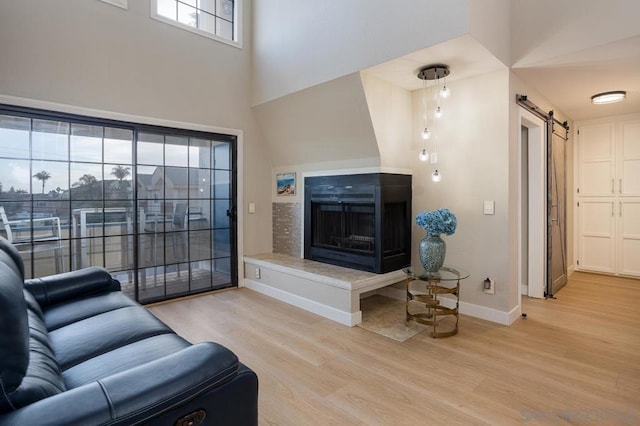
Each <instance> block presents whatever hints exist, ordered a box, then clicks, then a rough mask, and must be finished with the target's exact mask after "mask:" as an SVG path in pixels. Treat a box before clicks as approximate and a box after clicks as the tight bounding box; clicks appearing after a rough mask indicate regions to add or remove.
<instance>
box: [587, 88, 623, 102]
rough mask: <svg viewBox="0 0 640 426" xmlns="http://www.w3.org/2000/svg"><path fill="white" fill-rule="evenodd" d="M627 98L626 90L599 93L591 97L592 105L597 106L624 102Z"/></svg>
mask: <svg viewBox="0 0 640 426" xmlns="http://www.w3.org/2000/svg"><path fill="white" fill-rule="evenodd" d="M626 97H627V92H625V91H624V90H615V91H613V92H604V93H598V94H597V95H593V96H592V97H591V103H592V104H595V105H602V104H612V103H614V102H620V101H623V100H624V99H625V98H626Z"/></svg>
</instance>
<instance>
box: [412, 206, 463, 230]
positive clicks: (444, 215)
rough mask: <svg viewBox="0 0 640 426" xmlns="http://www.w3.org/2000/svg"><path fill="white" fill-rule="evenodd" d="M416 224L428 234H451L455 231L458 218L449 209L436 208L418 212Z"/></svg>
mask: <svg viewBox="0 0 640 426" xmlns="http://www.w3.org/2000/svg"><path fill="white" fill-rule="evenodd" d="M416 224H417V225H418V226H419V227H421V228H423V229H424V230H425V231H427V233H428V234H430V235H440V234H447V235H452V234H453V233H454V232H456V227H457V226H458V220H457V219H456V215H454V214H453V213H451V211H449V209H438V210H434V211H432V212H427V211H425V212H421V213H419V214H418V216H416Z"/></svg>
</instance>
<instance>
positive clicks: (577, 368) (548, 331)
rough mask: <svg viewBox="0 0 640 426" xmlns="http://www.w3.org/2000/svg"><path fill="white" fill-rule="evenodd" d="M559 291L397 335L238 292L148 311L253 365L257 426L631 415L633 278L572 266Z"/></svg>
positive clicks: (636, 298) (637, 355)
mask: <svg viewBox="0 0 640 426" xmlns="http://www.w3.org/2000/svg"><path fill="white" fill-rule="evenodd" d="M557 297H558V298H557V300H539V299H528V298H523V312H526V313H527V315H528V318H527V319H526V320H518V321H516V322H515V323H514V324H513V325H512V326H510V327H506V326H501V325H497V324H494V323H491V322H487V321H483V320H479V319H475V318H472V317H468V316H461V318H460V333H459V334H458V335H457V336H453V337H449V338H445V339H433V338H431V337H429V336H428V335H427V333H426V332H423V333H420V334H418V335H417V336H415V337H413V338H411V339H409V340H407V341H406V342H404V343H399V342H396V341H394V340H391V339H388V338H386V337H382V336H380V335H377V334H374V333H372V332H369V331H367V330H364V329H362V328H360V327H353V328H349V327H346V326H343V325H340V324H337V323H334V322H332V321H330V320H327V319H324V318H321V317H319V316H317V315H314V314H311V313H308V312H306V311H303V310H301V309H298V308H295V307H293V306H290V305H287V304H284V303H281V302H279V301H276V300H274V299H271V298H269V297H266V296H263V295H261V294H258V293H255V292H253V291H251V290H248V289H234V290H229V291H223V292H219V293H215V294H209V295H206V296H202V297H196V298H191V299H186V300H181V301H177V302H171V303H166V304H162V305H157V306H154V307H151V308H150V309H151V311H152V312H153V313H154V314H156V315H157V316H158V317H159V318H160V319H162V320H163V321H165V322H166V323H167V324H169V325H170V326H171V327H173V328H174V330H176V331H177V332H178V333H179V334H181V335H182V336H184V337H186V338H187V339H189V340H190V341H192V342H199V341H206V340H212V341H215V342H219V343H221V344H223V345H225V346H227V347H228V348H230V349H231V350H233V351H234V352H235V353H236V354H237V355H238V357H239V358H240V360H241V361H242V362H244V363H245V364H247V365H249V366H250V367H251V368H252V369H253V370H254V371H256V373H257V374H258V377H259V381H260V393H259V401H260V405H259V413H260V424H263V425H358V424H366V425H377V424H380V425H401V424H412V425H445V424H446V425H451V424H473V425H479V424H487V425H509V424H518V423H525V424H616V425H617V424H634V425H638V424H640V280H631V279H622V278H615V277H607V276H601V275H592V274H585V273H574V274H573V275H572V276H571V278H570V280H569V283H568V284H567V286H566V287H565V288H564V289H562V290H561V291H560V292H559V293H558V294H557Z"/></svg>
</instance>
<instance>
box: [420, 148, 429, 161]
mask: <svg viewBox="0 0 640 426" xmlns="http://www.w3.org/2000/svg"><path fill="white" fill-rule="evenodd" d="M418 158H419V159H420V161H427V160H428V159H429V153H428V152H427V150H426V149H424V148H423V149H422V151H420V154H418Z"/></svg>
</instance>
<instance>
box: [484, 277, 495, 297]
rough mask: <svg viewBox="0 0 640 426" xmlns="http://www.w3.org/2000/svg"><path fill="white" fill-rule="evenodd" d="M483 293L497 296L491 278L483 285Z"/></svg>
mask: <svg viewBox="0 0 640 426" xmlns="http://www.w3.org/2000/svg"><path fill="white" fill-rule="evenodd" d="M482 291H484V292H485V293H487V294H496V285H495V282H494V281H493V280H492V279H491V278H489V277H487V279H485V280H484V281H483V283H482Z"/></svg>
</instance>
